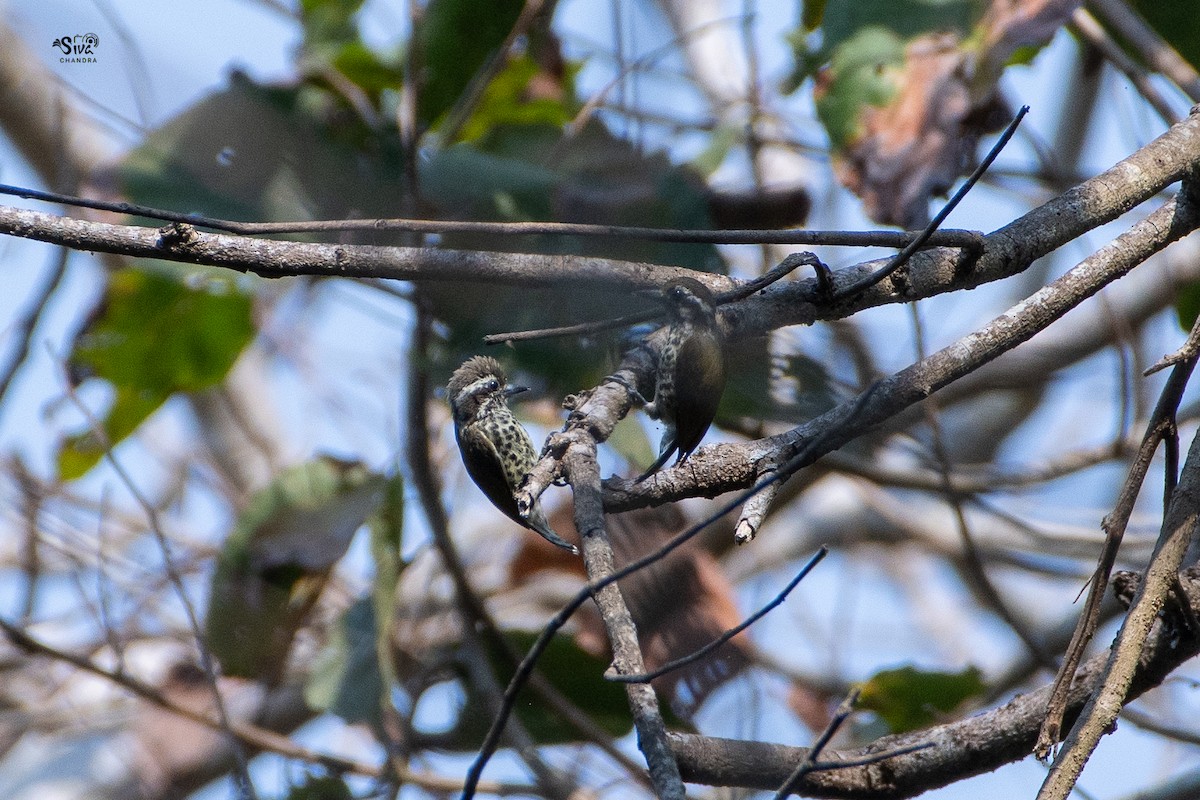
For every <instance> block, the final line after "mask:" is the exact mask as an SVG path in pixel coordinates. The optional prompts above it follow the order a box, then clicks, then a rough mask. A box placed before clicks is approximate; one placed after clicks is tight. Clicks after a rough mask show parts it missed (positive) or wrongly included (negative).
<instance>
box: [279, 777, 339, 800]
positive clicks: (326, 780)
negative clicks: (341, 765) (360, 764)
mask: <svg viewBox="0 0 1200 800" xmlns="http://www.w3.org/2000/svg"><path fill="white" fill-rule="evenodd" d="M287 800H354V795H353V794H352V793H351V792H350V787H349V786H347V785H346V782H345V781H343V780H342V779H341V778H337V777H334V776H333V775H309V776H308V777H307V778H306V779H305V781H304V783H302V784H300V785H299V786H293V787H292V788H291V790H290V791H288V793H287Z"/></svg>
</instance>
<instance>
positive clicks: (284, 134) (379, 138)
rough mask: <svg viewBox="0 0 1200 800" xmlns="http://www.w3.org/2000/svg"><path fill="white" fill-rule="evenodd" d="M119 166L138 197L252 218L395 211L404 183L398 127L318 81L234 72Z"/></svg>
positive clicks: (169, 205) (126, 185)
mask: <svg viewBox="0 0 1200 800" xmlns="http://www.w3.org/2000/svg"><path fill="white" fill-rule="evenodd" d="M213 120H220V121H221V124H219V125H214V124H213ZM120 175H121V180H122V182H123V188H124V190H125V193H126V194H127V195H128V196H129V197H130V199H132V200H135V201H136V202H139V203H143V204H146V205H151V206H156V207H159V208H170V209H174V210H177V211H193V212H199V213H202V214H207V215H209V216H215V217H221V218H225V219H243V220H254V221H271V220H304V219H338V218H344V217H352V216H357V217H363V216H370V217H386V216H395V210H396V205H397V198H398V197H400V196H402V192H403V191H404V184H403V181H402V176H403V159H402V158H401V157H400V140H399V134H398V133H396V132H395V131H389V132H386V133H382V132H379V131H375V130H372V129H370V128H368V127H367V126H366V125H365V124H364V123H363V122H362V120H360V119H359V118H358V117H357V116H356V115H354V114H353V113H351V112H350V111H349V110H348V108H347V106H346V104H345V102H344V100H342V99H341V98H340V97H337V96H335V95H333V94H331V93H330V92H328V91H326V90H323V89H321V88H319V87H315V86H310V85H302V86H295V87H266V86H260V85H258V84H256V83H254V82H253V81H251V80H250V79H249V78H247V77H245V76H243V75H238V74H235V75H234V76H233V77H232V79H231V80H230V84H229V86H228V87H227V88H225V89H223V90H220V91H217V92H214V93H213V94H211V95H209V96H208V97H206V98H204V99H202V100H200V101H199V102H198V103H196V104H194V105H193V106H191V107H190V108H188V109H187V110H186V111H184V112H183V113H181V114H180V115H179V116H177V117H175V118H174V119H173V120H171V121H170V122H169V123H167V124H166V125H164V126H163V127H162V128H159V129H158V130H156V131H154V132H153V133H151V134H150V135H149V136H148V137H146V140H145V141H144V142H143V143H142V145H141V146H139V147H138V148H137V149H135V150H134V151H133V152H132V153H130V154H129V156H128V157H127V158H126V159H125V161H124V162H123V163H122V164H121V173H120ZM371 241H372V243H376V244H386V243H387V242H388V239H387V238H386V237H382V236H374V237H372V239H371Z"/></svg>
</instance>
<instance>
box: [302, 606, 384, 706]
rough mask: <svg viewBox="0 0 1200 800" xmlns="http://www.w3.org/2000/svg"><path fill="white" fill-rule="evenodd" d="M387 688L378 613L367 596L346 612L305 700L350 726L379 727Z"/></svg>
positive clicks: (315, 667) (313, 674) (312, 676)
mask: <svg viewBox="0 0 1200 800" xmlns="http://www.w3.org/2000/svg"><path fill="white" fill-rule="evenodd" d="M386 685H387V684H386V683H385V682H384V678H383V675H382V674H381V673H380V671H379V658H378V657H377V650H376V624H375V611H374V608H373V603H372V600H371V599H370V598H366V597H364V598H363V599H361V600H359V601H358V602H356V603H355V604H354V605H352V606H350V608H348V609H346V613H345V614H343V615H342V618H341V619H340V620H338V622H337V624H336V625H335V626H334V628H333V631H332V633H331V635H330V637H329V642H328V643H327V644H326V645H325V647H324V648H323V649H322V650H321V652H320V653H319V654H318V655H317V658H316V659H315V660H314V662H313V665H312V670H311V671H310V672H309V675H308V682H307V683H306V684H305V685H304V701H305V702H306V703H308V705H309V707H310V708H312V709H314V710H316V711H327V712H329V713H331V714H336V715H338V716H339V717H341V718H342V719H344V720H346V722H349V723H351V724H354V723H359V722H366V723H371V724H373V725H378V724H379V723H380V722H381V719H382V716H381V707H380V700H381V698H383V697H384V696H385V694H384V690H385V686H386Z"/></svg>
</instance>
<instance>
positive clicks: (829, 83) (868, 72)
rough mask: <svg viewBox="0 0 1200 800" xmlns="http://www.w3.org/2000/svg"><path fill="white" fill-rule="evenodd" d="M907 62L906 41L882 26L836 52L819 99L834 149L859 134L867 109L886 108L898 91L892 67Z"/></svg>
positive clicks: (867, 30)
mask: <svg viewBox="0 0 1200 800" xmlns="http://www.w3.org/2000/svg"><path fill="white" fill-rule="evenodd" d="M903 63H904V41H903V40H902V39H901V38H900V37H899V36H897V35H896V34H895V33H894V32H892V31H889V30H886V29H884V28H879V27H868V28H863V29H862V30H860V31H858V32H857V33H856V34H855V35H854V36H853V37H851V38H850V39H849V40H847V41H846V42H845V43H844V44H843V45H842V46H840V47H839V48H838V49H837V50H836V51H835V53H834V56H833V59H832V60H831V61H830V63H829V71H828V73H827V74H826V75H825V76H823V78H822V84H821V89H822V91H821V92H820V93H819V95H818V96H817V102H816V105H817V116H818V117H819V118H820V120H821V122H822V124H824V126H825V130H826V131H827V132H828V133H829V139H830V141H831V142H832V143H833V145H834V147H837V148H842V147H845V146H847V145H848V144H849V143H850V142H851V141H853V140H854V139H855V138H856V137H857V136H858V134H859V132H860V130H861V125H862V121H861V120H862V111H863V108H864V107H865V106H883V105H886V104H887V102H888V100H890V99H891V97H892V95H893V94H894V93H895V91H896V85H895V83H894V81H893V78H892V77H891V75H890V74H889V72H888V68H889V67H899V66H900V65H901V64H903Z"/></svg>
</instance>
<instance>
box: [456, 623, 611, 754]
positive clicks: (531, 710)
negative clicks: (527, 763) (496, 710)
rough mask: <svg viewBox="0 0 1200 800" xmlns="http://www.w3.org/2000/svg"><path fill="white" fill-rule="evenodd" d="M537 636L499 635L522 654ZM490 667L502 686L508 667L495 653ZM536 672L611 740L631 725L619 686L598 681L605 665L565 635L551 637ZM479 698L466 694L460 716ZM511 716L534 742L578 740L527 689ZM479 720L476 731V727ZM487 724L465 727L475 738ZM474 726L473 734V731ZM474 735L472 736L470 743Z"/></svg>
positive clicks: (486, 721)
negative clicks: (462, 711)
mask: <svg viewBox="0 0 1200 800" xmlns="http://www.w3.org/2000/svg"><path fill="white" fill-rule="evenodd" d="M539 633H540V632H535V631H505V633H504V636H505V638H506V639H508V641H509V643H510V644H511V645H512V648H513V649H514V650H515V652H517V653H526V652H528V651H529V648H530V647H532V646H533V643H534V642H535V641H536V640H537V638H538V635H539ZM492 666H493V668H494V669H495V670H496V672H497V674H498V676H499V678H500V680H501V682H502V683H504V684H507V683H508V681H509V680H510V679H511V678H512V668H511V665H510V664H507V663H506V662H505V660H504V659H503V658H501V657H500V656H499V655H498V654H495V653H493V654H492ZM537 668H538V671H539V672H541V673H542V674H543V675H544V676H545V677H546V679H547V680H548V681H549V682H550V683H551V684H552V685H553V686H554V688H556V689H558V690H559V691H560V692H562V694H563V695H565V696H566V697H567V699H569V700H570V701H571V702H572V703H574V704H575V705H576V706H577V707H578V708H579V709H580V710H581V711H583V712H584V713H586V714H587V715H588V716H589V717H591V718H592V721H594V722H595V723H596V724H598V725H599V726H600V727H601V728H603V729H604V730H605V731H607V732H608V733H610V734H612V735H613V736H622V735H624V734H625V733H628V732H629V729H630V728H631V727H632V719H631V717H630V716H629V705H628V703H627V701H626V698H625V688H624V687H623V686H622V685H621V684H619V683H613V682H612V681H606V680H604V677H603V675H604V671H605V670H606V669H607V668H608V662H607V661H606V660H604V659H600V658H597V657H595V656H593V655H591V654H590V653H587V652H585V651H584V650H583V649H581V648H580V647H579V645H577V644H576V643H575V641H574V640H573V639H571V638H570V637H567V636H555V637H554V638H553V639H552V640H551V641H550V646H549V647H547V648H546V651H545V653H543V654H542V657H541V658H540V659H538V666H537ZM482 703H483V699H482V698H474V697H472V696H470V695H469V696H468V700H467V704H466V712H465V713H466V714H467V715H472V716H479V715H473V714H472V712H471V709H475V708H480V707H482V706H481V704H482ZM516 714H517V717H518V718H520V720H521V722H522V724H524V725H525V727H526V728H527V729H528V730H529V733H530V735H532V736H533V738H534V740H535V741H536V742H537V743H539V744H561V743H563V742H572V741H578V739H579V734H578V733H576V732H575V730H574V728H572V727H571V726H569V725H567V724H566V723H565V722H564V721H563V720H562V718H561V717H560V716H559V715H558V713H557V712H556V711H554V710H553V709H551V708H550V707H549V706H546V705H545V704H543V703H542V702H541V701H540V700H538V699H537V698H536V696H535V695H534V694H533V693H532V692H529V691H528V690H527V691H526V692H525V693H524V694H522V695H521V698H520V700H519V702H518V703H517V707H516ZM477 722H482V723H483V724H482V727H479V726H478V725H477V724H476V723H477ZM490 724H491V720H490V719H483V720H477V721H475V722H473V723H472V725H471V728H470V730H471V732H472V733H474V734H477V735H478V737H479V739H482V735H483V733H484V732H486V730H487V726H488V725H490ZM475 728H478V730H477V731H475V730H473V729H475ZM473 740H474V737H472V741H473ZM477 745H478V742H477V741H476V742H475V743H474V744H469V745H467V749H471V748H472V747H474V746H477Z"/></svg>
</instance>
